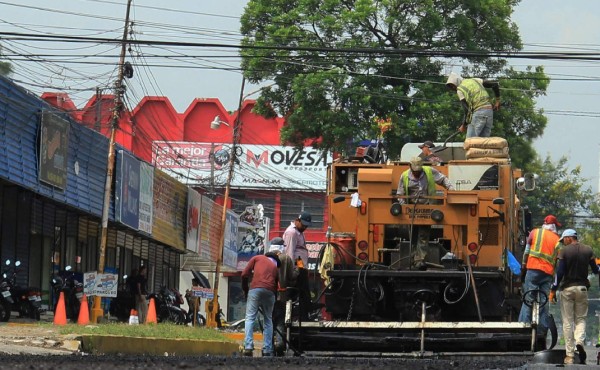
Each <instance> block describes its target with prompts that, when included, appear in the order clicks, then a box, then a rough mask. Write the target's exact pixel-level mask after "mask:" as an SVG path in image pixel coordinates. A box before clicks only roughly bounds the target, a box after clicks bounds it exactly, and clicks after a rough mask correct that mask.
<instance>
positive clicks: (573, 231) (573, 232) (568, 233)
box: [558, 229, 577, 242]
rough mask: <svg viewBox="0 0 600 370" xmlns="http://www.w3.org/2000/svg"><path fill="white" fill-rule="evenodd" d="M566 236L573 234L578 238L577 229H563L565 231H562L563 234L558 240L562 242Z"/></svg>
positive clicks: (572, 235)
mask: <svg viewBox="0 0 600 370" xmlns="http://www.w3.org/2000/svg"><path fill="white" fill-rule="evenodd" d="M566 236H571V237H575V238H576V237H577V231H575V230H573V229H566V230H565V231H563V233H562V235H561V237H560V239H558V241H559V242H562V241H563V239H564V238H565V237H566Z"/></svg>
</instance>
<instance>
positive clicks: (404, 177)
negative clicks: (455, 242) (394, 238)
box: [396, 157, 454, 268]
mask: <svg viewBox="0 0 600 370" xmlns="http://www.w3.org/2000/svg"><path fill="white" fill-rule="evenodd" d="M436 184H438V185H442V186H443V187H444V188H446V189H447V190H454V187H453V186H452V184H451V183H450V180H448V178H447V177H446V176H444V174H442V173H441V172H440V171H438V170H436V169H435V168H431V167H430V166H423V159H421V157H413V158H412V159H411V160H410V169H408V170H406V171H404V172H403V173H402V174H401V175H400V181H399V182H398V189H397V190H396V195H398V196H399V198H398V202H399V203H400V204H405V203H406V202H407V200H406V199H404V197H403V196H404V195H408V196H409V197H410V199H408V200H409V201H410V203H413V204H415V207H416V205H417V204H433V203H435V199H431V198H430V197H431V196H435V195H436ZM430 231H431V227H429V226H427V225H422V226H419V225H416V226H415V225H413V226H411V228H410V230H409V239H410V242H411V245H415V246H416V248H415V250H414V254H413V255H411V259H410V263H411V264H413V265H414V266H415V267H419V268H422V267H424V265H423V263H424V262H423V261H424V260H425V257H426V255H427V245H428V244H429V235H430ZM413 235H416V238H415V237H413Z"/></svg>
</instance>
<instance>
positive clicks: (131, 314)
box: [129, 308, 140, 325]
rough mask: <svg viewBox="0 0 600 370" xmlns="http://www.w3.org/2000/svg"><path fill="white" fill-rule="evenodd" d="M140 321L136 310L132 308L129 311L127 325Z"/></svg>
mask: <svg viewBox="0 0 600 370" xmlns="http://www.w3.org/2000/svg"><path fill="white" fill-rule="evenodd" d="M139 323H140V319H139V317H138V312H137V311H136V310H134V309H133V308H132V309H131V311H129V325H137V324H139Z"/></svg>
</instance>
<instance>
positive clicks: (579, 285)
mask: <svg viewBox="0 0 600 370" xmlns="http://www.w3.org/2000/svg"><path fill="white" fill-rule="evenodd" d="M560 241H561V242H562V243H563V244H564V247H563V248H561V249H560V251H559V252H558V266H557V268H556V281H555V282H554V284H553V285H552V288H551V293H550V298H549V299H550V302H552V303H555V302H556V290H557V289H558V287H559V286H560V314H561V316H562V322H563V337H564V338H565V359H564V363H565V364H572V363H574V362H575V361H574V358H575V353H577V354H578V357H579V363H580V364H584V365H585V360H586V358H587V355H586V353H585V348H584V347H583V346H584V344H585V325H586V323H585V320H586V318H587V314H588V288H589V287H590V282H589V280H588V272H589V269H588V268H591V269H592V272H593V273H594V274H598V265H597V264H596V259H595V258H594V252H593V251H592V248H591V247H589V246H587V245H584V244H581V243H579V241H578V240H577V232H576V231H575V230H573V229H566V230H565V231H564V232H563V233H562V236H561V237H560ZM575 350H577V351H575Z"/></svg>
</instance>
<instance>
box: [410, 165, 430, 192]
mask: <svg viewBox="0 0 600 370" xmlns="http://www.w3.org/2000/svg"><path fill="white" fill-rule="evenodd" d="M409 172H410V170H406V171H404V173H403V174H402V176H403V177H404V195H409V194H408V173H409ZM423 172H425V178H426V179H427V194H428V195H429V196H434V195H435V180H434V179H433V171H431V167H423Z"/></svg>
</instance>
